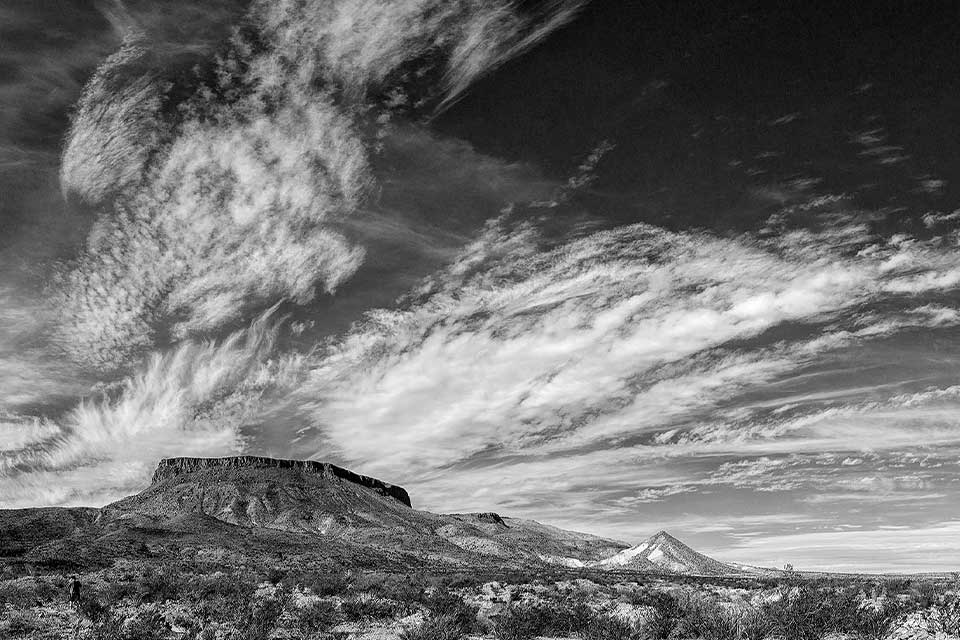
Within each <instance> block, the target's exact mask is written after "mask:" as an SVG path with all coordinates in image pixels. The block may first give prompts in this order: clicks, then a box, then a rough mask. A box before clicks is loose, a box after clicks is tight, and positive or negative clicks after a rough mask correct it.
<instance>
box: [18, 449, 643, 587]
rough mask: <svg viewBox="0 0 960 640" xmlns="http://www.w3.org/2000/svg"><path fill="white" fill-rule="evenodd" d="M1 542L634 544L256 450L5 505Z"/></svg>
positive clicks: (320, 549) (144, 547)
mask: <svg viewBox="0 0 960 640" xmlns="http://www.w3.org/2000/svg"><path fill="white" fill-rule="evenodd" d="M0 538H2V539H3V540H4V544H3V546H2V547H0V554H2V557H0V560H2V561H5V562H14V563H22V564H30V565H38V566H46V567H50V568H55V567H59V568H77V569H81V568H86V567H95V566H108V565H110V564H112V563H113V561H114V560H115V559H117V558H130V557H152V558H154V559H159V558H162V557H165V556H180V557H182V556H183V555H185V554H190V555H191V556H192V557H197V558H206V559H211V558H213V559H217V560H219V561H222V562H225V563H229V564H236V563H242V562H245V561H247V560H249V559H251V558H264V557H271V556H277V555H278V554H280V555H285V556H287V557H289V556H303V557H305V558H309V559H311V560H312V561H329V562H335V563H339V564H349V565H351V566H377V567H385V568H386V567H393V568H398V569H399V568H403V567H420V568H422V567H424V566H441V567H449V568H456V567H474V566H476V567H482V566H497V567H501V568H502V567H511V566H512V567H518V568H519V567H530V566H536V565H548V564H553V563H557V562H559V563H561V564H564V563H567V564H569V565H572V566H578V565H579V566H582V565H586V564H593V563H597V562H599V561H600V560H602V559H604V558H606V557H609V556H611V555H613V554H616V553H617V552H619V551H621V550H623V549H624V548H626V547H627V545H626V544H624V543H622V542H618V541H614V540H607V539H604V538H600V537H597V536H592V535H589V534H583V533H577V532H571V531H565V530H562V529H557V528H555V527H550V526H547V525H543V524H540V523H538V522H534V521H530V520H521V519H516V518H505V517H500V516H499V515H497V514H493V513H479V514H450V515H442V514H435V513H430V512H428V511H421V510H417V509H414V508H413V507H412V506H411V500H410V497H409V495H408V494H407V492H406V491H405V490H404V489H403V488H402V487H398V486H396V485H393V484H389V483H386V482H383V481H381V480H378V479H376V478H371V477H368V476H363V475H360V474H357V473H354V472H352V471H349V470H347V469H343V468H342V467H338V466H336V465H333V464H329V463H322V462H314V461H298V460H278V459H273V458H259V457H252V456H240V457H230V458H172V459H167V460H163V461H161V463H160V465H159V467H158V468H157V471H156V473H155V474H154V477H153V481H152V483H151V484H150V486H148V487H147V488H146V489H145V490H144V491H142V492H140V493H138V494H136V495H133V496H129V497H127V498H124V499H122V500H119V501H117V502H114V503H112V504H109V505H107V506H105V507H103V508H100V509H92V508H62V509H20V510H0ZM11 541H12V542H11Z"/></svg>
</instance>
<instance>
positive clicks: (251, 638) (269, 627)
mask: <svg viewBox="0 0 960 640" xmlns="http://www.w3.org/2000/svg"><path fill="white" fill-rule="evenodd" d="M288 599H289V598H288V596H287V594H286V592H284V591H283V590H280V591H278V592H277V594H276V595H275V596H273V597H268V598H264V599H255V600H254V601H253V602H251V603H250V608H249V610H248V612H247V616H246V619H245V620H244V622H243V626H242V628H243V633H242V638H243V640H267V639H268V638H269V637H270V634H271V633H272V632H273V630H274V628H276V626H277V622H278V621H279V620H280V616H282V615H283V610H284V608H285V606H286V604H287V601H288Z"/></svg>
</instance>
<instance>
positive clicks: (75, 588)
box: [70, 576, 80, 607]
mask: <svg viewBox="0 0 960 640" xmlns="http://www.w3.org/2000/svg"><path fill="white" fill-rule="evenodd" d="M70 604H72V605H73V606H74V607H79V606H80V579H79V578H77V576H73V582H71V583H70Z"/></svg>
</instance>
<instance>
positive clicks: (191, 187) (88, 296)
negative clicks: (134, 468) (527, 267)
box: [54, 0, 579, 370]
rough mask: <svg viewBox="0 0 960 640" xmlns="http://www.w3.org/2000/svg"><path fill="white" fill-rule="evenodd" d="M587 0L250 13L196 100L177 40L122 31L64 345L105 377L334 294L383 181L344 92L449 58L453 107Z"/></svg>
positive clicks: (348, 5)
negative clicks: (176, 69)
mask: <svg viewBox="0 0 960 640" xmlns="http://www.w3.org/2000/svg"><path fill="white" fill-rule="evenodd" d="M578 5H579V3H561V4H558V5H557V6H556V7H554V8H553V9H551V10H550V11H547V12H546V14H543V15H538V16H526V17H524V16H521V15H520V14H519V13H518V12H517V11H516V10H515V9H514V8H513V6H512V5H511V4H508V3H500V4H489V3H472V2H457V3H445V2H435V1H416V2H414V1H410V2H400V3H386V4H385V3H380V2H368V1H366V0H352V1H347V0H345V1H343V2H337V3H329V2H322V3H320V2H308V3H306V5H304V4H303V3H299V2H291V1H283V2H264V3H255V4H254V5H253V7H252V8H251V10H250V15H249V23H250V25H251V27H252V28H253V30H254V31H255V32H256V34H255V35H251V36H239V35H238V36H235V37H234V38H233V39H232V40H231V43H230V47H229V48H228V50H227V52H226V53H225V54H223V55H222V56H221V57H219V58H218V59H217V61H216V63H215V64H214V68H213V73H212V75H213V77H215V78H216V79H215V80H214V81H212V82H209V83H204V82H199V81H197V82H196V84H197V86H196V87H194V89H193V93H192V94H191V96H190V97H188V98H186V99H181V98H177V97H176V94H175V93H172V92H171V91H172V89H171V86H172V85H169V83H167V82H166V80H165V76H164V74H165V73H168V72H169V70H167V69H166V68H165V67H164V64H166V62H167V56H166V55H165V54H164V53H163V52H158V51H159V50H158V47H160V46H161V45H165V42H160V43H156V42H154V41H152V40H151V39H150V36H149V29H140V28H137V27H129V28H127V36H126V38H127V39H126V44H125V45H124V47H123V48H122V49H121V50H120V51H119V52H117V53H116V54H114V55H113V56H112V57H111V58H109V59H108V60H107V61H106V62H105V63H104V64H103V65H102V66H101V68H100V69H99V70H98V72H97V73H96V74H95V76H94V78H93V79H92V80H91V82H90V83H89V84H88V85H87V87H86V89H85V91H84V95H83V97H82V99H81V101H80V103H79V104H78V108H77V112H76V115H75V117H74V120H73V124H72V127H71V130H70V132H69V135H68V138H67V146H66V149H65V151H64V154H63V165H62V171H61V178H62V186H63V189H64V190H65V192H66V193H68V194H73V195H76V196H77V197H79V198H81V199H82V200H84V201H85V202H87V203H88V204H89V205H91V206H94V207H95V208H98V209H100V211H101V214H100V217H99V220H98V222H97V223H96V224H95V225H94V228H93V230H92V231H91V233H90V235H89V238H88V241H87V247H86V251H85V252H84V253H83V255H81V256H80V257H79V258H78V259H76V260H75V261H73V262H72V263H71V264H69V265H67V267H66V268H65V269H63V272H62V274H61V277H60V279H59V283H58V284H59V290H60V294H59V295H58V296H57V297H56V299H55V302H54V307H55V309H56V313H57V314H58V315H60V316H61V317H62V322H61V324H62V331H61V335H60V344H61V346H62V348H63V349H64V350H65V351H66V352H67V353H68V354H70V355H71V356H72V357H73V358H74V359H75V360H76V361H77V362H80V363H83V364H85V365H89V366H93V367H96V368H99V369H106V370H110V369H114V368H117V367H123V366H126V365H129V364H130V363H132V362H135V361H136V359H137V358H138V357H139V356H140V355H141V354H142V353H144V352H145V351H146V350H147V349H149V348H150V347H151V346H153V345H155V344H156V343H157V341H158V339H159V338H160V337H162V336H163V335H169V336H170V337H171V338H172V339H173V340H179V339H183V338H185V337H188V336H193V335H205V334H209V333H210V332H213V331H215V330H217V329H219V328H221V327H223V326H225V325H227V324H228V323H230V322H232V321H235V320H236V319H238V318H242V317H243V316H244V314H245V313H247V312H249V311H250V310H252V309H256V308H258V307H261V308H262V307H263V306H269V305H271V304H273V303H274V302H277V301H280V300H286V301H290V302H293V303H296V304H300V305H303V304H305V303H307V302H310V301H311V300H313V299H314V297H315V296H316V295H317V293H319V292H323V293H332V292H334V291H335V290H336V288H337V287H338V286H339V285H340V284H341V283H342V282H344V281H345V280H346V279H348V278H350V277H351V276H352V275H353V274H354V273H355V272H356V270H357V269H358V267H359V266H360V264H361V263H362V261H363V258H364V249H363V247H361V246H358V245H357V244H356V243H355V242H354V241H352V240H351V239H349V238H348V237H347V235H346V234H345V229H344V227H343V223H344V222H345V221H346V220H347V218H348V217H350V216H351V215H352V214H353V213H354V212H355V211H356V210H357V208H358V207H359V206H360V204H361V203H362V202H363V201H364V199H365V198H366V196H367V194H368V193H369V191H370V188H371V186H372V184H373V183H374V176H373V174H372V172H371V168H370V164H369V154H370V151H369V149H368V147H369V146H372V143H373V140H372V139H371V138H370V136H369V132H366V133H364V130H367V129H371V128H374V127H373V124H374V123H373V117H374V115H376V114H373V115H370V114H369V113H368V111H369V105H367V104H366V103H364V102H363V101H362V100H360V98H362V95H360V94H358V93H357V92H356V91H352V92H351V91H348V92H347V93H346V94H345V93H344V92H343V91H340V90H339V88H340V87H347V88H348V89H349V88H351V87H352V88H357V87H359V88H365V87H367V86H368V85H372V84H378V83H383V82H384V81H385V80H386V78H387V76H388V75H390V74H391V73H393V72H394V71H397V70H398V69H399V68H400V67H401V66H402V65H403V64H405V63H407V62H410V61H413V60H414V59H417V58H420V57H422V56H427V55H428V54H431V55H433V53H434V52H435V51H436V50H437V49H440V50H443V51H444V52H446V63H445V64H446V66H445V69H446V71H445V72H444V74H445V76H444V77H445V78H446V79H445V80H444V83H445V86H446V87H447V96H448V97H453V96H454V95H455V94H457V93H459V92H461V91H463V90H464V89H465V88H466V86H467V84H469V82H471V81H472V80H474V79H475V78H476V77H478V76H479V75H480V74H482V73H484V72H486V71H488V70H489V69H491V68H493V67H494V66H496V65H497V64H500V63H501V62H502V61H503V60H505V59H506V58H508V57H510V56H512V55H516V54H517V53H519V52H520V51H522V50H523V49H524V48H525V47H527V46H529V45H531V44H532V43H534V42H536V41H537V40H538V39H539V38H541V37H542V36H543V35H545V34H546V33H548V32H549V31H550V30H552V29H553V28H556V26H558V25H559V24H560V23H561V22H562V21H563V20H565V19H568V18H569V17H570V16H572V13H571V12H572V11H573V9H574V8H575V7H576V6H578ZM130 20H133V18H130V19H127V18H126V17H125V18H124V21H123V22H124V23H126V22H129V21H130ZM434 57H435V56H434ZM188 88H189V87H188ZM177 90H178V91H181V92H182V91H183V88H182V87H180V88H177Z"/></svg>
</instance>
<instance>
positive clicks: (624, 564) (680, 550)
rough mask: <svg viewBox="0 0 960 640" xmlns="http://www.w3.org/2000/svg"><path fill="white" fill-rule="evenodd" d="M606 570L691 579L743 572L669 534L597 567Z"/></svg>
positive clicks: (659, 533)
mask: <svg viewBox="0 0 960 640" xmlns="http://www.w3.org/2000/svg"><path fill="white" fill-rule="evenodd" d="M596 566H598V567H602V568H605V569H621V570H623V569H635V570H637V571H657V572H669V573H682V574H688V575H700V576H712V575H729V574H734V573H741V572H742V570H741V569H739V568H736V567H733V566H731V565H727V564H724V563H722V562H719V561H717V560H714V559H713V558H711V557H709V556H705V555H703V554H702V553H698V552H697V551H694V550H693V549H691V548H690V547H688V546H687V545H685V544H684V543H682V542H680V541H679V540H677V539H676V538H674V537H673V536H671V535H670V534H669V533H667V532H666V531H660V532H658V533H657V534H656V535H654V536H652V537H650V538H649V539H647V540H646V541H645V542H643V543H641V544H638V545H637V546H635V547H630V548H629V549H624V550H623V551H620V552H618V553H616V554H615V555H612V556H610V557H609V558H605V559H603V560H601V561H600V562H598V563H596Z"/></svg>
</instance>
